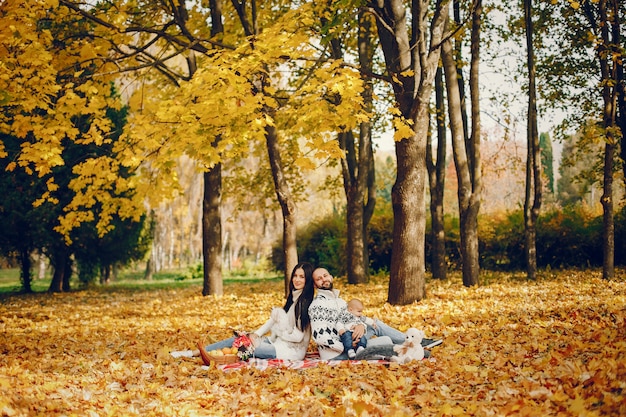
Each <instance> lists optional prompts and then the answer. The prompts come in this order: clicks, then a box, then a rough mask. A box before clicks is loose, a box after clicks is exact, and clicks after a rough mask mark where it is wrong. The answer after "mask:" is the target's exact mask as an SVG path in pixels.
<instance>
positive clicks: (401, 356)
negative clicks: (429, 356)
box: [390, 327, 424, 364]
mask: <svg viewBox="0 0 626 417" xmlns="http://www.w3.org/2000/svg"><path fill="white" fill-rule="evenodd" d="M423 338H424V332H423V331H421V330H417V329H415V328H413V327H411V328H410V329H409V330H407V331H406V338H405V339H404V343H402V344H401V345H394V347H393V351H394V352H396V354H395V355H394V356H392V357H391V358H390V360H391V361H392V362H397V363H401V364H405V363H409V362H411V361H413V360H416V361H421V360H422V359H424V348H423V347H422V339H423Z"/></svg>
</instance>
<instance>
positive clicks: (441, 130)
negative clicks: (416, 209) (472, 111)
mask: <svg viewBox="0 0 626 417" xmlns="http://www.w3.org/2000/svg"><path fill="white" fill-rule="evenodd" d="M443 88H444V85H443V70H442V69H441V67H439V68H437V74H436V75H435V106H436V110H435V119H436V120H435V121H436V126H437V129H436V130H437V160H436V161H433V149H432V134H429V138H428V146H427V148H426V167H427V168H428V180H429V185H430V187H429V188H430V219H431V246H432V249H431V261H430V262H431V267H430V268H431V271H432V275H433V278H436V279H446V276H447V273H448V267H447V262H446V233H445V227H444V216H443V197H444V189H445V179H446V149H447V146H446V145H447V144H446V142H447V139H446V123H445V102H444V91H443ZM430 131H432V130H430Z"/></svg>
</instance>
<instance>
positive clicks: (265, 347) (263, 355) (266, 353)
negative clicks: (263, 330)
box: [204, 336, 276, 359]
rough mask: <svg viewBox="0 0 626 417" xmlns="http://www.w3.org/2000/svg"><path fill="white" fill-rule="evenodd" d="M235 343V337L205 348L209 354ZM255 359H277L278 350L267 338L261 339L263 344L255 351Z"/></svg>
mask: <svg viewBox="0 0 626 417" xmlns="http://www.w3.org/2000/svg"><path fill="white" fill-rule="evenodd" d="M234 341H235V337H234V336H233V337H229V338H228V339H224V340H220V341H219V342H215V343H212V344H210V345H208V346H206V347H205V348H204V350H206V351H207V352H209V351H211V350H214V349H222V348H225V347H231V346H232V345H233V342H234ZM253 356H254V357H255V358H259V359H276V348H275V347H274V345H272V343H271V342H270V341H269V339H268V338H267V337H264V338H262V339H261V343H260V344H259V346H257V347H256V349H254V355H253Z"/></svg>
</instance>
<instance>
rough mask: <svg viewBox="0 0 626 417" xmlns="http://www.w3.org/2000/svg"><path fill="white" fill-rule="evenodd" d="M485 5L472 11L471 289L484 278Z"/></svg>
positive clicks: (466, 272)
mask: <svg viewBox="0 0 626 417" xmlns="http://www.w3.org/2000/svg"><path fill="white" fill-rule="evenodd" d="M482 11H483V9H482V1H481V0H474V3H473V8H472V31H471V41H470V52H471V60H470V80H469V85H470V96H471V108H472V127H471V135H470V137H469V139H466V140H467V142H468V144H467V147H466V150H467V151H468V160H469V166H470V178H471V181H472V194H471V195H470V198H469V206H468V207H467V210H466V213H465V218H464V219H461V224H462V225H464V226H462V228H463V229H465V235H466V240H465V244H466V251H467V254H466V257H467V258H469V259H468V261H467V262H464V264H463V267H464V269H463V285H465V286H466V287H470V286H473V285H478V283H479V274H480V248H479V237H478V213H479V211H480V196H481V194H482V188H483V181H482V163H481V159H480V139H481V133H482V132H481V130H482V127H481V123H480V88H479V76H480V74H479V66H480V33H481V24H482Z"/></svg>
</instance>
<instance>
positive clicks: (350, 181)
mask: <svg viewBox="0 0 626 417" xmlns="http://www.w3.org/2000/svg"><path fill="white" fill-rule="evenodd" d="M322 22H323V24H324V23H326V22H327V21H326V19H324V18H323V19H322ZM330 44H331V56H332V58H333V59H343V48H342V45H341V41H340V39H339V38H333V39H331V42H330ZM358 53H359V67H360V70H361V74H362V77H363V78H364V88H365V89H364V91H363V93H362V97H363V105H364V108H365V109H366V110H368V111H371V109H372V107H373V104H372V102H373V97H372V91H373V86H372V78H371V74H372V72H373V71H372V62H373V48H372V30H371V20H370V17H369V14H367V13H365V12H364V11H361V12H360V13H359V38H358ZM337 141H338V142H339V147H340V148H341V149H342V150H343V151H344V152H345V158H344V159H342V160H341V174H342V177H343V187H344V192H345V194H346V230H347V243H346V263H347V265H346V266H347V275H348V277H347V278H348V283H350V284H359V283H365V282H368V281H369V253H368V238H367V228H368V224H369V221H370V219H371V217H372V214H373V212H374V206H375V203H376V183H375V174H374V157H373V148H372V128H371V122H370V121H367V122H363V123H361V124H360V126H359V141H358V144H355V140H354V134H353V132H352V131H349V132H340V133H338V134H337Z"/></svg>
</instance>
